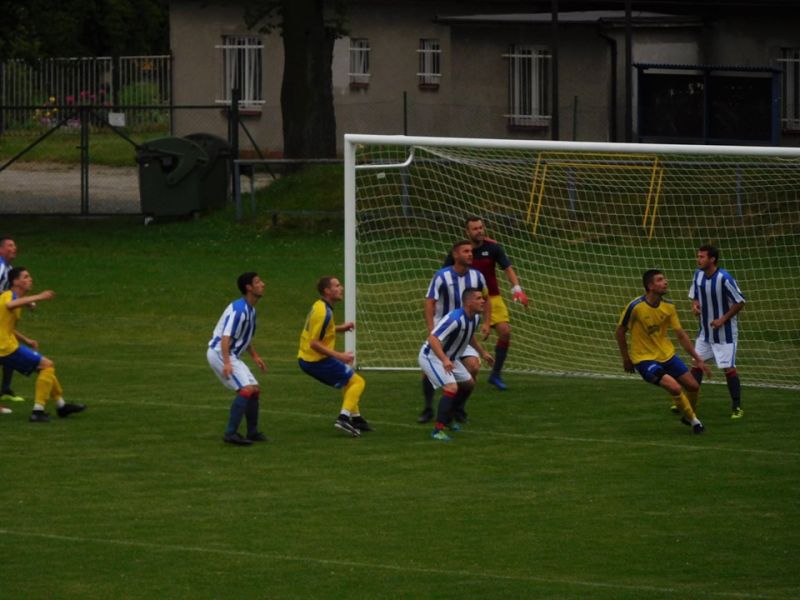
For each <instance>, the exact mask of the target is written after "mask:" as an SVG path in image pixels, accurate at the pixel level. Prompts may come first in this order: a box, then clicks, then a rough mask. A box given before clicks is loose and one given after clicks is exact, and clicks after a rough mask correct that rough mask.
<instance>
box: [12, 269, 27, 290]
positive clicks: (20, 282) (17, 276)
mask: <svg viewBox="0 0 800 600" xmlns="http://www.w3.org/2000/svg"><path fill="white" fill-rule="evenodd" d="M8 283H9V284H11V287H13V288H17V289H18V290H21V291H23V292H27V291H28V290H30V289H31V288H32V287H33V278H32V277H31V274H30V273H29V272H28V269H26V268H25V267H14V268H13V269H11V270H10V271H9V272H8Z"/></svg>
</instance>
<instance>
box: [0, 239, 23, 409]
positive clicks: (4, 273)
mask: <svg viewBox="0 0 800 600" xmlns="http://www.w3.org/2000/svg"><path fill="white" fill-rule="evenodd" d="M16 257H17V244H16V243H15V242H14V240H13V239H11V238H10V237H0V294H1V293H3V292H5V291H6V290H8V289H9V288H10V287H11V283H10V282H9V280H8V272H9V271H10V270H11V269H12V268H13V266H12V264H11V262H12V261H13V260H14V259H15V258H16ZM2 372H3V381H2V385H0V401H4V402H22V401H24V400H25V398H23V397H22V396H17V395H16V394H15V393H14V392H13V391H12V390H11V378H12V377H13V375H14V369H12V368H11V367H10V366H9V365H5V366H3V368H2ZM10 412H11V409H10V408H5V407H3V406H0V414H7V413H10Z"/></svg>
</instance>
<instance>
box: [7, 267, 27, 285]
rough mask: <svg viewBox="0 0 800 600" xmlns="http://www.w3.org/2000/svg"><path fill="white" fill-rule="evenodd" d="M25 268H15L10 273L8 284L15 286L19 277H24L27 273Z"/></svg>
mask: <svg viewBox="0 0 800 600" xmlns="http://www.w3.org/2000/svg"><path fill="white" fill-rule="evenodd" d="M27 270H28V269H26V268H25V267H14V268H13V269H11V270H10V271H9V272H8V283H10V284H13V283H14V282H15V281H16V280H17V279H19V276H20V275H22V273H23V272H24V271H27Z"/></svg>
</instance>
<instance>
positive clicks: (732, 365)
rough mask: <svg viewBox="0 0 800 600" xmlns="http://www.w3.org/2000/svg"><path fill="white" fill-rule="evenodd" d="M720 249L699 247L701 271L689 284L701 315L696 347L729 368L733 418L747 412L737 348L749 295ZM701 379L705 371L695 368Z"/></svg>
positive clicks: (695, 310) (694, 307)
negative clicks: (740, 317)
mask: <svg viewBox="0 0 800 600" xmlns="http://www.w3.org/2000/svg"><path fill="white" fill-rule="evenodd" d="M718 261H719V250H718V249H717V248H715V247H714V246H712V245H710V244H705V245H703V246H700V248H698V249H697V270H696V271H695V273H694V277H693V278H692V284H691V286H690V287H689V298H690V299H691V300H692V312H693V313H694V314H695V315H696V316H698V317H700V331H699V332H698V334H697V341H696V342H695V345H694V346H695V349H696V350H697V353H698V354H699V355H700V357H701V358H702V359H703V360H708V359H710V358H711V357H712V356H713V357H714V361H715V362H716V363H717V367H719V368H720V369H722V370H724V371H725V381H726V382H727V384H728V392H729V393H730V395H731V418H732V419H739V418H741V417H742V416H743V415H744V411H743V410H742V406H741V402H742V400H741V384H740V382H739V375H738V373H737V372H736V350H737V348H738V338H739V327H738V323H737V316H736V315H738V314H739V311H741V310H742V308H744V304H745V298H744V294H742V291H741V290H740V289H739V285H738V284H737V283H736V280H735V279H734V278H733V276H732V275H731V274H730V273H728V272H727V271H726V270H725V269H721V268H720V267H719V266H718V264H717V263H718ZM692 375H694V377H695V379H697V382H698V383H700V382H702V380H703V372H702V371H701V370H699V369H697V368H693V369H692Z"/></svg>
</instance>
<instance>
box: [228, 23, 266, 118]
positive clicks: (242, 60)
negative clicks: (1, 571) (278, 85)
mask: <svg viewBox="0 0 800 600" xmlns="http://www.w3.org/2000/svg"><path fill="white" fill-rule="evenodd" d="M217 48H219V49H221V50H222V91H221V93H220V98H222V99H221V100H217V102H220V103H223V104H230V103H231V90H232V89H234V88H238V89H239V93H240V98H241V102H240V104H241V105H242V106H245V107H247V106H251V107H252V106H259V105H261V104H264V95H263V92H262V91H261V85H262V77H263V75H262V61H261V56H262V50H263V49H264V44H263V43H262V42H261V39H260V38H258V37H253V36H242V35H226V36H223V37H222V45H221V46H217Z"/></svg>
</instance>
